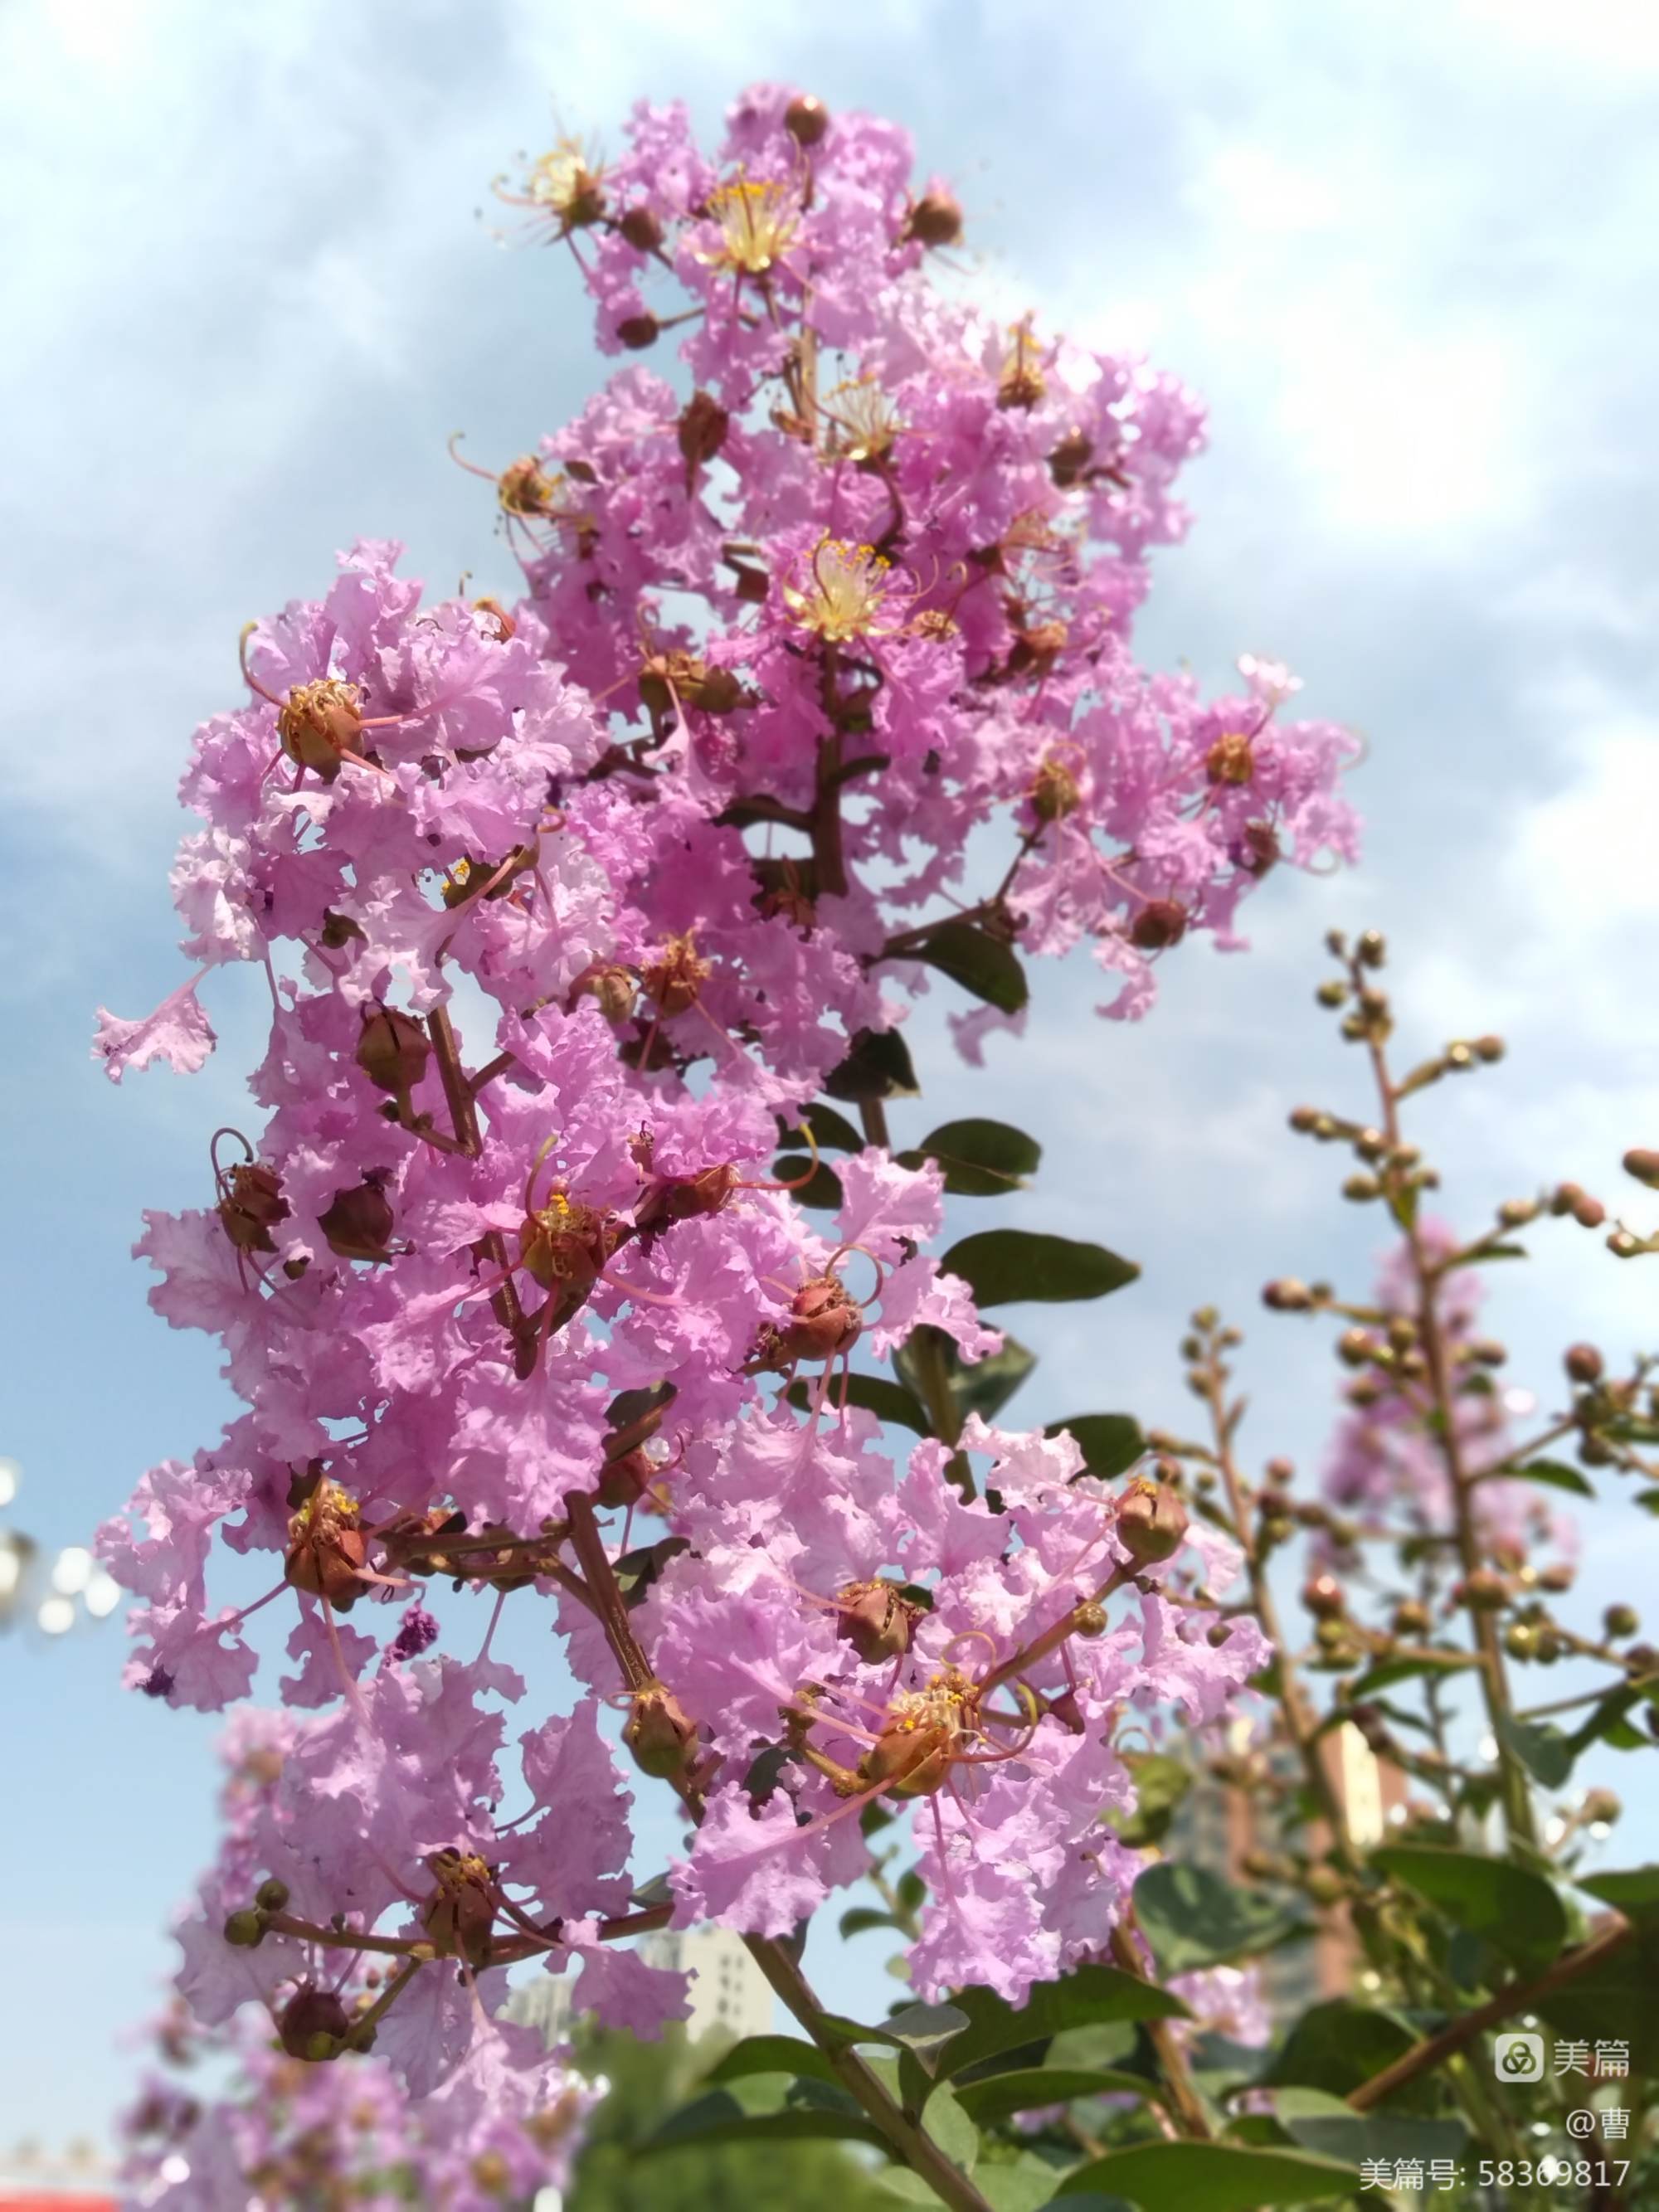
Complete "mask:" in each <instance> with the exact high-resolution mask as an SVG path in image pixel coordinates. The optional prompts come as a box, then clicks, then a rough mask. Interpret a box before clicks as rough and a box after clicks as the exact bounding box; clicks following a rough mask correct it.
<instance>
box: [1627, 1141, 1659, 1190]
mask: <svg viewBox="0 0 1659 2212" xmlns="http://www.w3.org/2000/svg"><path fill="white" fill-rule="evenodd" d="M1625 1173H1626V1175H1627V1176H1635V1178H1636V1180H1637V1182H1642V1183H1645V1184H1646V1185H1647V1187H1648V1188H1649V1189H1650V1190H1659V1152H1644V1151H1643V1150H1642V1149H1641V1147H1640V1146H1637V1147H1635V1148H1633V1149H1632V1151H1630V1152H1626V1155H1625Z"/></svg>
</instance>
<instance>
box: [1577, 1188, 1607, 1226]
mask: <svg viewBox="0 0 1659 2212" xmlns="http://www.w3.org/2000/svg"><path fill="white" fill-rule="evenodd" d="M1572 1218H1573V1219H1574V1220H1575V1221H1576V1222H1577V1224H1578V1226H1579V1227H1580V1228H1581V1229H1599V1228H1600V1227H1601V1224H1602V1223H1603V1222H1604V1221H1605V1220H1606V1219H1607V1208H1606V1206H1603V1205H1602V1203H1601V1200H1600V1199H1599V1198H1590V1197H1589V1196H1585V1197H1582V1198H1580V1199H1579V1200H1578V1202H1577V1205H1576V1206H1574V1207H1573V1209H1572Z"/></svg>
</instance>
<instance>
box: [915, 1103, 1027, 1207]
mask: <svg viewBox="0 0 1659 2212" xmlns="http://www.w3.org/2000/svg"><path fill="white" fill-rule="evenodd" d="M1041 1158H1042V1146H1041V1145H1039V1144H1038V1142H1037V1141H1036V1138H1035V1137H1028V1136H1027V1135H1026V1133H1025V1132H1024V1129H1016V1128H1014V1127H1012V1125H1011V1124H1010V1123H1008V1122H1006V1121H944V1122H941V1123H940V1125H939V1127H938V1128H937V1129H934V1130H933V1131H932V1132H931V1133H929V1134H928V1135H927V1136H925V1137H924V1138H923V1139H922V1140H921V1144H920V1145H919V1146H917V1147H916V1149H915V1151H914V1152H901V1153H900V1154H899V1164H900V1166H901V1167H907V1168H911V1167H920V1166H921V1163H922V1162H923V1160H936V1161H937V1162H938V1163H939V1166H940V1167H941V1168H942V1169H943V1170H944V1171H945V1189H946V1190H947V1191H949V1192H950V1194H951V1196H952V1197H953V1198H1001V1197H1002V1196H1004V1195H1005V1194H1006V1193H1007V1192H1009V1191H1011V1190H1023V1189H1024V1187H1025V1179H1026V1177H1027V1176H1031V1175H1035V1174H1036V1168H1037V1163H1038V1161H1039V1160H1040V1159H1041Z"/></svg>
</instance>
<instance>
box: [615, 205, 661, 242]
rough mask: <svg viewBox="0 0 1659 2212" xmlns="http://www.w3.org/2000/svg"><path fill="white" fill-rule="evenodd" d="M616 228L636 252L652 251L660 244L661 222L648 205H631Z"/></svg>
mask: <svg viewBox="0 0 1659 2212" xmlns="http://www.w3.org/2000/svg"><path fill="white" fill-rule="evenodd" d="M617 229H618V230H619V231H620V232H621V233H622V234H623V237H624V238H625V239H626V240H627V241H628V243H629V245H630V246H632V247H633V249H634V251H635V252H636V253H654V252H656V250H657V248H658V247H659V246H660V245H661V244H662V239H663V230H662V224H661V223H660V222H659V221H658V219H657V217H656V216H654V215H653V213H652V212H651V210H650V209H649V208H648V207H631V208H629V210H628V212H627V213H626V215H624V216H623V219H622V221H621V222H619V223H618V224H617Z"/></svg>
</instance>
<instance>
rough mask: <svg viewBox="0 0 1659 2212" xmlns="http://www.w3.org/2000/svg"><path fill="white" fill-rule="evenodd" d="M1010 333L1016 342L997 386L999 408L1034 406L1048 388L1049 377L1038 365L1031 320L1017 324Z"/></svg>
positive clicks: (1004, 363) (1003, 365)
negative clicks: (1046, 376) (1047, 378)
mask: <svg viewBox="0 0 1659 2212" xmlns="http://www.w3.org/2000/svg"><path fill="white" fill-rule="evenodd" d="M1009 335H1010V336H1011V337H1012V339H1013V341H1014V343H1013V345H1012V349H1011V350H1010V351H1009V354H1008V356H1007V358H1006V360H1005V361H1004V362H1003V364H1002V377H1001V380H1000V383H999V384H998V386H997V405H998V406H999V407H1035V406H1036V404H1037V402H1038V400H1039V399H1041V398H1042V395H1043V393H1044V392H1045V391H1047V389H1048V383H1047V380H1046V379H1045V378H1044V376H1043V374H1042V368H1041V367H1040V366H1039V364H1038V362H1037V357H1036V339H1035V338H1034V337H1032V335H1031V325H1030V323H1029V322H1024V323H1016V324H1014V325H1013V326H1012V330H1011V331H1010V333H1009Z"/></svg>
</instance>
